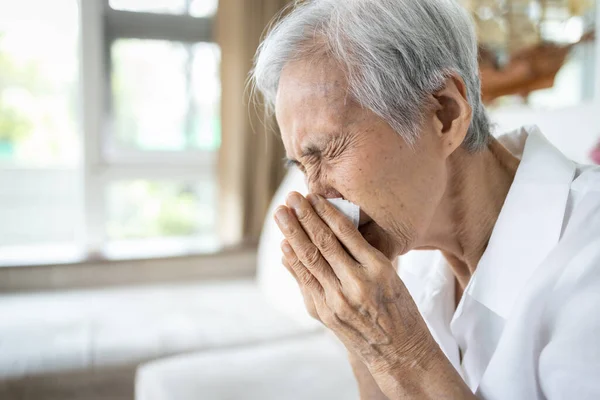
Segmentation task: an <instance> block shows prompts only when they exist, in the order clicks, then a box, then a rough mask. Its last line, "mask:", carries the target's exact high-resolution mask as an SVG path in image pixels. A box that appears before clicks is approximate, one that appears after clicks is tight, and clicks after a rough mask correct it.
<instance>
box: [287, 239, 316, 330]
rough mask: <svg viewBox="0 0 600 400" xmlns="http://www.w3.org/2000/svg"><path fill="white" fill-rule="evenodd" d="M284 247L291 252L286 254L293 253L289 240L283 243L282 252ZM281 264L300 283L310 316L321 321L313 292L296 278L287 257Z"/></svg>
mask: <svg viewBox="0 0 600 400" xmlns="http://www.w3.org/2000/svg"><path fill="white" fill-rule="evenodd" d="M284 247H289V250H286V251H285V252H292V251H293V250H292V249H291V247H290V245H289V244H288V243H287V240H284V241H283V242H281V248H282V250H283V249H284ZM285 252H284V253H285ZM281 262H282V264H283V265H284V266H285V267H286V268H287V270H288V271H289V272H290V273H291V274H292V276H293V277H294V279H296V282H297V283H298V287H299V288H300V292H301V293H302V298H303V299H304V305H305V306H306V310H307V311H308V314H309V315H310V316H311V317H313V318H314V319H316V320H319V321H320V319H319V314H318V313H317V310H316V307H315V302H314V300H313V295H312V292H311V291H310V290H309V289H307V288H306V287H305V286H304V285H301V284H300V282H299V280H298V277H297V276H296V272H294V270H293V269H292V266H291V265H290V263H289V262H288V260H287V258H286V257H285V256H283V257H282V259H281ZM313 279H314V277H313ZM321 290H322V289H321Z"/></svg>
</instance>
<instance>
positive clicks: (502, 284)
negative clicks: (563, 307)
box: [455, 127, 576, 319]
mask: <svg viewBox="0 0 600 400" xmlns="http://www.w3.org/2000/svg"><path fill="white" fill-rule="evenodd" d="M511 137H512V138H517V137H521V138H522V139H524V140H525V146H524V149H523V156H522V159H521V163H520V165H519V167H518V169H517V173H516V176H515V179H514V181H513V184H512V185H511V188H510V190H509V193H508V196H507V198H506V200H505V203H504V206H503V207H502V210H501V212H500V215H499V216H498V220H497V222H496V225H495V226H494V229H493V231H492V235H491V237H490V241H489V243H488V247H487V249H486V251H485V253H484V254H483V256H482V258H481V260H480V262H479V264H478V266H477V270H476V271H475V274H474V275H473V277H472V278H471V281H470V282H469V285H468V287H467V289H466V291H465V292H466V293H467V294H469V295H470V296H471V297H473V298H474V299H475V300H477V301H478V302H480V303H481V304H483V305H484V306H486V307H487V308H489V309H490V310H492V311H493V312H495V313H496V314H498V315H499V316H501V317H502V318H504V319H506V318H507V317H508V315H509V313H510V311H511V309H512V307H513V304H514V303H515V301H516V299H517V297H518V295H519V293H520V292H521V290H522V289H523V288H524V286H525V285H526V284H527V281H528V279H529V277H530V276H531V275H532V274H533V272H534V270H535V269H536V268H537V267H538V266H539V265H540V263H541V262H542V261H543V260H544V258H545V257H546V255H547V254H548V253H549V252H550V251H551V249H552V248H553V247H554V246H555V245H556V244H557V243H558V240H559V239H560V236H561V232H562V228H563V220H564V215H565V208H566V205H567V200H568V197H569V191H570V186H571V182H572V180H573V177H574V175H575V171H576V166H575V164H574V163H573V162H572V161H570V160H569V159H567V158H566V157H565V156H564V155H563V154H562V153H561V152H560V151H558V150H557V149H556V148H555V147H554V146H552V145H551V144H550V143H549V142H548V141H547V140H546V138H545V137H544V136H543V135H542V134H541V133H540V132H539V129H538V128H537V127H527V128H522V129H520V130H519V131H517V132H515V134H513V135H511ZM459 308H460V307H459ZM457 314H460V310H457ZM455 317H456V316H455Z"/></svg>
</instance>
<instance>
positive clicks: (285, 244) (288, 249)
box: [281, 242, 292, 254]
mask: <svg viewBox="0 0 600 400" xmlns="http://www.w3.org/2000/svg"><path fill="white" fill-rule="evenodd" d="M281 250H283V252H284V253H285V254H290V253H291V252H292V246H290V245H289V244H288V242H283V243H282V244H281Z"/></svg>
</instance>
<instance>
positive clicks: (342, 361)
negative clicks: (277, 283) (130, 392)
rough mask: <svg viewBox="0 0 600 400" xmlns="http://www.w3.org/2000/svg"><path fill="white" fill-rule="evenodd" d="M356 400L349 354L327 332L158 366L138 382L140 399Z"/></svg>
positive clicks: (140, 373)
mask: <svg viewBox="0 0 600 400" xmlns="http://www.w3.org/2000/svg"><path fill="white" fill-rule="evenodd" d="M358 398H359V395H358V389H357V387H356V381H355V379H354V376H353V374H352V370H351V368H350V364H349V362H348V359H347V353H346V351H345V350H344V348H343V347H342V346H341V345H340V344H339V342H337V341H336V340H335V339H334V338H332V337H331V336H330V335H327V334H323V333H321V334H316V335H310V336H307V337H305V338H302V339H295V340H285V341H280V342H277V343H273V344H268V345H258V346H248V347H244V348H241V349H231V350H224V351H214V352H209V353H196V354H188V355H183V356H177V357H172V358H169V359H165V360H160V361H155V362H153V363H149V364H146V365H144V366H142V367H140V368H139V369H138V372H137V379H136V400H197V399H202V400H225V399H244V400H280V399H285V400H306V399H311V400H331V399H344V400H352V399H358Z"/></svg>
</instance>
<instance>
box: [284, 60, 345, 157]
mask: <svg viewBox="0 0 600 400" xmlns="http://www.w3.org/2000/svg"><path fill="white" fill-rule="evenodd" d="M353 107H354V103H353V102H352V101H351V100H350V96H349V95H348V91H347V84H346V78H345V75H344V73H343V71H342V70H341V69H340V68H338V67H337V66H336V65H335V64H334V63H333V62H327V61H320V62H307V61H296V62H292V63H289V64H288V65H286V67H285V68H284V69H283V72H282V74H281V78H280V80H279V88H278V91H277V99H276V103H275V111H276V116H277V122H278V123H279V127H280V129H281V135H282V138H283V141H284V144H285V147H286V150H287V151H288V152H293V151H294V150H293V149H297V148H298V147H301V145H302V142H303V141H304V140H305V138H306V136H307V135H316V134H327V133H331V132H339V131H340V130H342V129H343V127H344V126H345V125H346V124H347V123H348V122H349V118H348V117H349V116H350V114H351V113H350V111H351V110H352V108H353Z"/></svg>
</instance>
